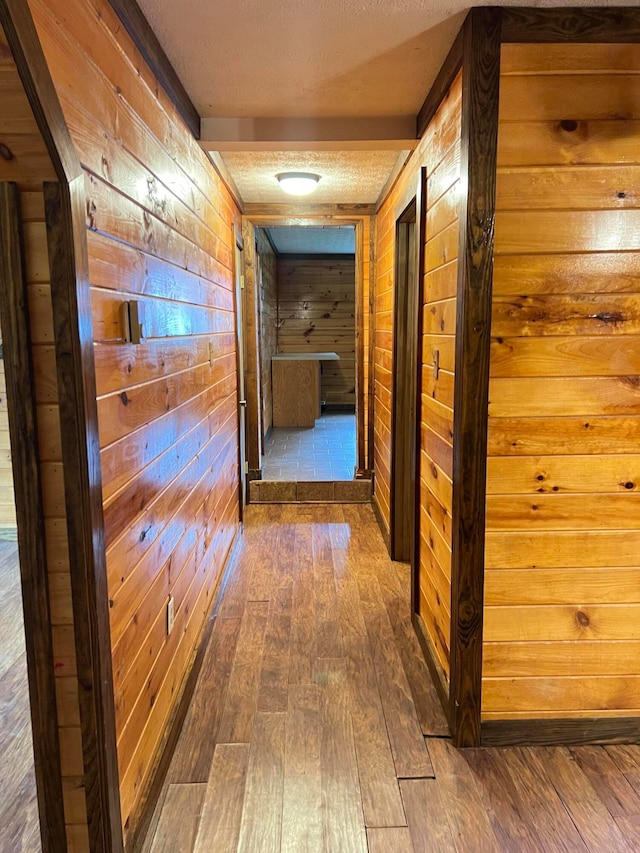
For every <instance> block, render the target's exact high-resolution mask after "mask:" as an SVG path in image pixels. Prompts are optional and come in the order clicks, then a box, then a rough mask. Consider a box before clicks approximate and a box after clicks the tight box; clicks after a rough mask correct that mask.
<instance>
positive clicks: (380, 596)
mask: <svg viewBox="0 0 640 853" xmlns="http://www.w3.org/2000/svg"><path fill="white" fill-rule="evenodd" d="M245 522H246V523H245V535H244V538H243V540H242V543H241V547H240V549H239V553H238V554H237V555H236V559H235V562H234V570H233V574H232V577H231V578H230V580H229V582H228V584H227V587H226V589H225V590H224V593H223V595H222V600H221V604H220V607H219V609H218V611H217V615H216V616H215V623H214V627H213V631H212V634H211V639H210V642H209V645H208V648H207V651H206V655H205V658H204V663H203V667H202V670H201V673H200V676H199V680H198V683H197V685H196V689H195V694H194V697H193V699H192V702H191V705H190V708H189V712H188V714H187V718H186V721H185V724H184V728H183V731H182V734H181V737H180V740H179V742H178V746H177V749H176V752H175V754H174V758H173V762H172V764H171V767H170V770H169V773H168V777H167V780H166V782H165V785H164V788H163V791H162V794H161V796H160V799H159V802H158V807H157V809H156V814H155V816H154V820H153V822H152V825H151V828H150V831H149V833H148V837H147V841H146V843H145V846H144V850H145V851H152V853H162V851H165V852H166V853H168V851H171V853H190V852H191V851H193V850H196V851H200V853H204V851H207V853H210V851H216V853H217V851H220V853H226V851H234V850H236V849H237V850H242V851H245V853H266V851H279V850H282V851H290V852H291V853H302V851H309V853H312V851H313V853H316V851H321V850H325V851H328V853H351V851H353V853H360V851H363V853H364V851H367V850H369V851H371V853H396V851H397V853H411V851H416V853H418V851H420V853H422V851H427V850H428V851H430V853H431V851H435V853H438V851H443V853H444V851H454V850H455V851H469V853H477V851H518V853H520V851H545V853H546V852H547V851H586V850H592V851H605V850H606V851H607V853H609V851H630V850H637V849H640V747H637V746H633V747H628V746H611V747H606V748H604V747H580V748H571V749H567V748H517V749H501V750H498V749H493V750H467V751H465V752H457V751H455V750H454V749H453V748H452V746H451V743H450V740H449V739H448V738H447V737H446V727H445V722H444V719H443V716H442V712H441V710H440V706H439V703H438V700H437V697H436V696H435V693H434V692H433V690H432V688H431V682H430V679H429V675H428V672H427V669H426V667H425V664H424V663H423V660H422V656H421V653H420V650H419V647H418V645H417V641H416V639H415V636H414V634H413V629H412V627H411V624H410V621H409V603H408V589H409V576H408V568H407V566H405V565H404V564H398V563H392V562H390V561H389V559H388V557H387V555H386V550H385V546H384V543H383V540H382V537H381V535H380V533H379V530H378V526H377V524H376V522H375V519H374V516H373V512H372V510H371V508H370V507H369V506H356V505H316V506H313V505H298V506H291V505H282V506H279V505H265V506H251V507H249V508H248V510H247V513H246V520H245Z"/></svg>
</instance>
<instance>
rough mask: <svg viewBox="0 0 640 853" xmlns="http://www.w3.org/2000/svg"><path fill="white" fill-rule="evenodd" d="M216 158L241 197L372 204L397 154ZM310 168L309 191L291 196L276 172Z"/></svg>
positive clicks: (282, 153) (294, 153)
mask: <svg viewBox="0 0 640 853" xmlns="http://www.w3.org/2000/svg"><path fill="white" fill-rule="evenodd" d="M222 158H223V160H224V162H225V165H226V166H227V169H228V170H229V173H230V175H231V177H232V178H233V180H234V182H235V184H236V186H237V188H238V191H239V192H240V195H241V196H242V199H243V201H245V202H252V203H253V202H256V203H287V202H288V203H290V204H292V203H295V202H296V201H297V202H302V203H306V202H309V203H313V204H323V203H324V204H337V203H341V204H373V203H374V202H375V201H377V199H378V196H379V195H380V191H381V190H382V187H383V186H384V185H385V183H386V181H387V178H388V177H389V174H390V172H391V170H392V169H393V166H394V164H395V162H396V160H397V158H398V152H397V151H225V152H224V153H223V155H222ZM305 171H307V172H315V173H316V174H317V175H320V183H319V184H318V188H317V189H316V190H315V192H314V193H313V194H312V195H310V196H306V197H304V198H302V199H301V198H297V199H294V197H293V196H290V195H287V194H286V193H285V192H284V191H283V190H282V189H281V187H280V185H279V184H278V181H277V180H276V175H277V174H278V173H279V172H305Z"/></svg>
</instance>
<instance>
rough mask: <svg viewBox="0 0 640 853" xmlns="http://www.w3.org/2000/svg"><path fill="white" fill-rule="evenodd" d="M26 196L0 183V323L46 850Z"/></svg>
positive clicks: (55, 801)
mask: <svg viewBox="0 0 640 853" xmlns="http://www.w3.org/2000/svg"><path fill="white" fill-rule="evenodd" d="M22 255H23V246H22V233H21V229H20V193H19V191H18V188H17V186H16V185H15V184H7V183H2V184H0V283H1V286H0V320H1V322H2V346H3V351H4V368H5V376H6V384H7V390H6V397H7V409H8V414H9V432H10V436H11V465H12V468H13V483H14V491H15V501H16V516H17V526H18V548H19V552H20V574H21V578H22V605H23V610H24V628H25V642H26V648H27V661H28V666H27V672H28V677H29V701H30V705H31V728H32V731H33V751H34V765H35V775H36V788H37V791H38V807H39V812H40V834H41V839H42V848H43V851H44V853H56V851H59V850H65V849H66V832H65V824H64V810H63V807H62V779H61V775H60V743H59V740H58V714H57V708H56V687H55V676H54V655H53V638H52V635H51V613H50V608H49V600H50V599H49V583H48V572H47V554H46V548H45V527H44V509H43V505H42V486H41V482H40V461H39V457H38V428H37V421H36V403H35V378H34V373H33V364H32V356H31V336H30V326H29V309H28V293H27V284H26V278H25V274H24V268H23V264H22Z"/></svg>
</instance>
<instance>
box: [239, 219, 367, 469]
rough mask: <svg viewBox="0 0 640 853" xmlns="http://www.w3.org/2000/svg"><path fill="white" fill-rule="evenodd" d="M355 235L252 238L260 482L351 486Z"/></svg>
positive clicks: (312, 231) (316, 231) (321, 230)
mask: <svg viewBox="0 0 640 853" xmlns="http://www.w3.org/2000/svg"><path fill="white" fill-rule="evenodd" d="M355 254H356V240H355V228H354V227H353V226H337V227H335V226H334V227H318V228H314V227H308V226H307V227H271V228H257V229H256V255H257V257H256V265H255V266H256V275H257V282H256V284H257V291H258V303H259V304H258V318H259V336H258V339H259V348H260V358H261V369H260V375H261V383H260V393H261V406H260V409H261V413H262V440H263V442H264V446H263V457H262V479H263V480H266V481H287V482H291V483H294V482H295V483H297V482H332V481H344V480H353V478H354V476H355V470H356V462H357V459H356V261H355Z"/></svg>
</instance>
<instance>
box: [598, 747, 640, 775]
mask: <svg viewBox="0 0 640 853" xmlns="http://www.w3.org/2000/svg"><path fill="white" fill-rule="evenodd" d="M605 750H606V752H607V754H608V755H609V756H610V757H611V760H612V761H613V762H614V764H615V765H616V766H617V767H618V768H619V769H620V770H621V771H622V772H623V773H638V772H639V771H640V746H637V745H635V744H614V745H613V746H606V747H605Z"/></svg>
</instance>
